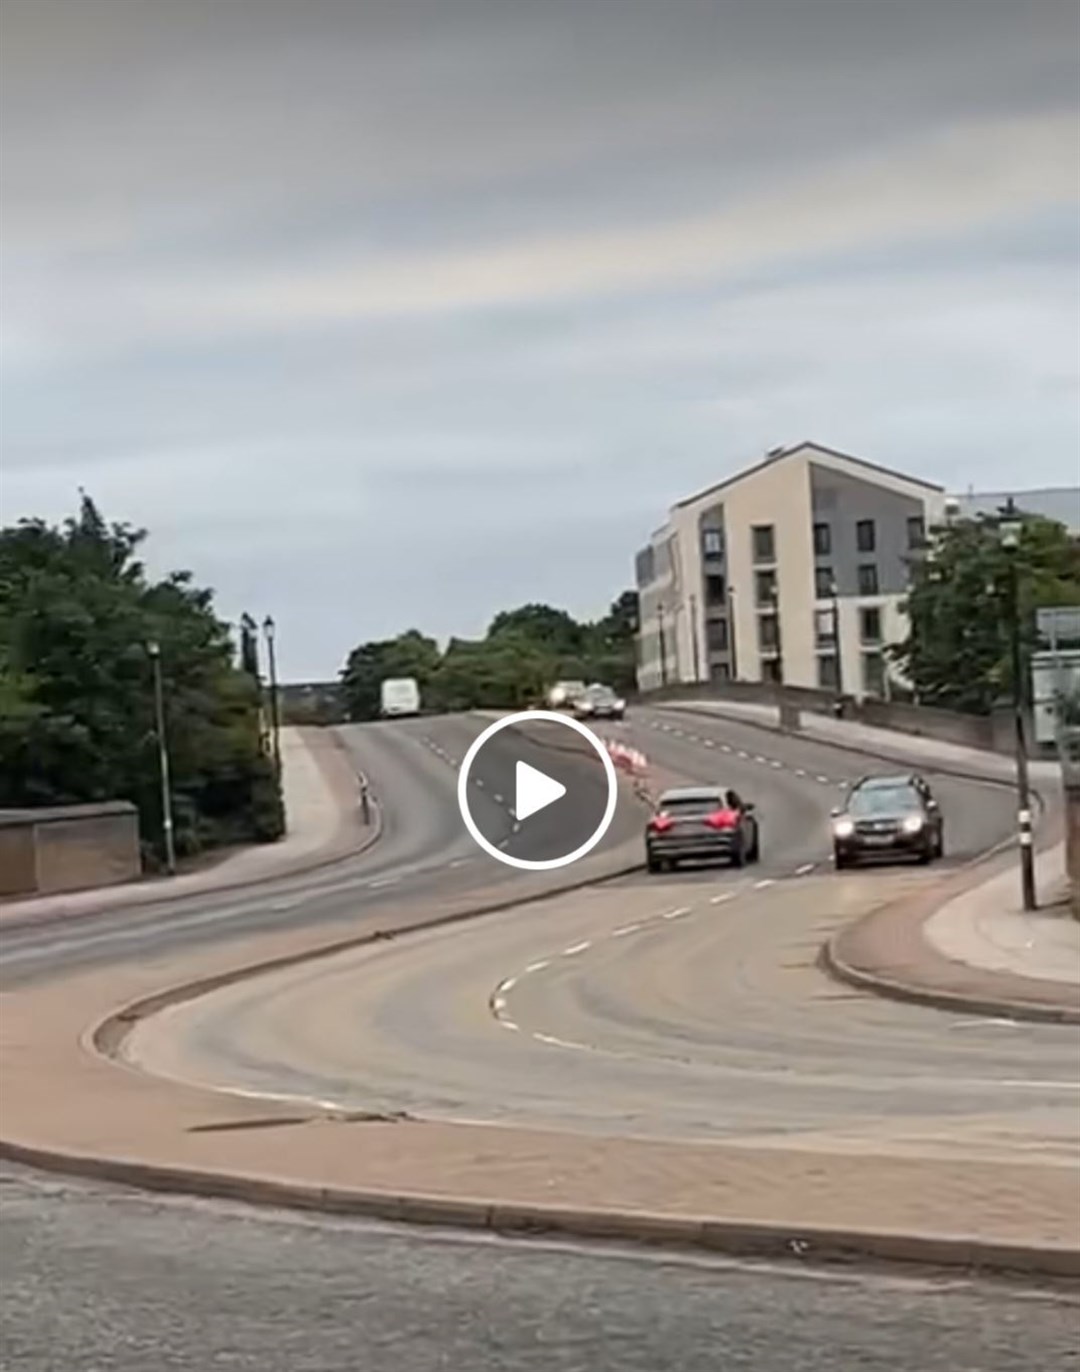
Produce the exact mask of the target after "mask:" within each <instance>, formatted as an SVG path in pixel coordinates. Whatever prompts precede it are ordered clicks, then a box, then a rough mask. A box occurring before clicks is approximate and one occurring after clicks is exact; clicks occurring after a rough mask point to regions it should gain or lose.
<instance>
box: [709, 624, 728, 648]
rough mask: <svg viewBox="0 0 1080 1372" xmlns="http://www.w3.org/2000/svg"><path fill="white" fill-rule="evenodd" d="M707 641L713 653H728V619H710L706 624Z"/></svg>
mask: <svg viewBox="0 0 1080 1372" xmlns="http://www.w3.org/2000/svg"><path fill="white" fill-rule="evenodd" d="M705 641H706V643H708V645H709V648H710V649H711V650H712V651H713V652H719V653H722V652H726V651H727V646H728V627H727V620H726V619H709V620H706V622H705Z"/></svg>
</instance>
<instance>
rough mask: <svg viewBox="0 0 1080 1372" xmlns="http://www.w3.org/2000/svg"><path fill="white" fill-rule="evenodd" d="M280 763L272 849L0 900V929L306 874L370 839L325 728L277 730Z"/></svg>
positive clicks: (351, 774) (349, 770)
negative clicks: (280, 807)
mask: <svg viewBox="0 0 1080 1372" xmlns="http://www.w3.org/2000/svg"><path fill="white" fill-rule="evenodd" d="M281 762H282V792H283V795H284V801H285V814H286V822H287V826H288V827H287V830H286V832H285V834H284V835H283V836H282V837H281V838H280V839H279V840H278V841H277V842H276V843H271V844H253V845H251V846H249V847H244V848H238V849H234V850H232V851H230V852H227V853H225V854H223V855H221V856H220V857H218V858H217V859H216V860H213V861H210V862H208V863H207V864H205V865H203V866H201V867H199V868H198V869H196V870H194V871H186V872H180V873H178V874H177V875H176V876H173V877H148V878H146V879H144V880H142V881H134V882H124V883H122V884H119V885H115V886H108V887H97V888H94V889H93V890H86V891H66V892H62V893H58V894H55V895H42V896H33V897H28V898H21V899H17V900H4V901H0V929H3V928H7V927H10V926H13V925H16V924H22V923H25V922H34V921H39V920H51V919H57V918H69V917H71V916H75V915H94V914H99V913H102V912H105V911H112V910H121V909H126V908H131V907H134V906H139V905H146V904H148V903H150V902H159V901H169V900H177V899H182V898H184V897H191V896H199V895H206V894H208V893H213V892H217V891H224V890H231V889H236V888H238V887H243V886H250V885H252V884H253V883H256V882H262V881H269V880H273V879H275V878H279V877H283V876H287V875H292V874H296V873H301V872H306V871H310V870H312V869H313V868H315V867H318V866H321V865H323V864H325V863H327V862H333V861H335V860H336V859H339V858H341V857H344V856H347V855H348V854H350V853H355V852H357V851H359V850H360V849H362V848H363V847H365V846H366V845H367V844H368V843H370V842H372V841H373V840H374V838H375V837H376V835H377V833H378V824H377V814H376V815H375V816H373V822H372V823H371V824H364V822H363V819H362V816H361V813H360V806H359V787H358V776H357V769H356V766H355V764H354V762H353V761H352V759H351V758H350V757H349V754H348V752H347V751H345V750H344V749H343V748H342V747H341V744H340V739H339V737H338V735H336V734H335V733H334V732H332V731H330V730H324V729H308V728H286V729H283V730H282V731H281Z"/></svg>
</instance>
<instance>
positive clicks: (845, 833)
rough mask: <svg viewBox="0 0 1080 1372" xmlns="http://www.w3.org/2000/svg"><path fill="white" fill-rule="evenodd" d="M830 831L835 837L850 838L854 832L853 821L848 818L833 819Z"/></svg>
mask: <svg viewBox="0 0 1080 1372" xmlns="http://www.w3.org/2000/svg"><path fill="white" fill-rule="evenodd" d="M832 831H833V833H834V834H835V835H836V837H837V838H850V837H851V835H852V834H853V833H854V832H855V822H854V820H850V819H834V820H833V827H832Z"/></svg>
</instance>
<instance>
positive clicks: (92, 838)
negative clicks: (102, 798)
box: [0, 801, 142, 896]
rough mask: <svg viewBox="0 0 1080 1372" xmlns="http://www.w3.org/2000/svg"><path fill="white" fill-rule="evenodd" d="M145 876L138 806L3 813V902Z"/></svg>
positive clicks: (0, 859)
mask: <svg viewBox="0 0 1080 1372" xmlns="http://www.w3.org/2000/svg"><path fill="white" fill-rule="evenodd" d="M141 870H142V862H141V856H140V851H139V817H138V813H137V811H136V809H135V807H134V806H133V805H129V804H128V803H127V802H125V801H115V802H111V803H109V804H105V805H70V806H61V807H56V808H53V809H44V808H43V809H40V810H8V811H0V896H13V895H35V894H36V895H45V894H49V893H53V892H57V891H78V890H83V889H86V888H89V887H94V886H111V885H115V884H116V883H118V882H122V881H131V880H133V879H134V878H136V877H138V876H139V875H140V873H141Z"/></svg>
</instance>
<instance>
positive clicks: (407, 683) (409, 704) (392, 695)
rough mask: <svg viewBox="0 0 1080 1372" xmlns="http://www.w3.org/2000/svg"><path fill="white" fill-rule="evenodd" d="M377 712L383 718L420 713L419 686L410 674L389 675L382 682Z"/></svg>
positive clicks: (395, 717)
mask: <svg viewBox="0 0 1080 1372" xmlns="http://www.w3.org/2000/svg"><path fill="white" fill-rule="evenodd" d="M379 713H380V714H381V715H382V717H383V719H397V718H400V717H401V716H403V715H418V714H419V713H420V687H419V686H418V685H417V684H416V678H415V677H411V676H398V677H390V678H388V679H387V680H386V681H384V682H383V684H382V688H381V691H380V695H379Z"/></svg>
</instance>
